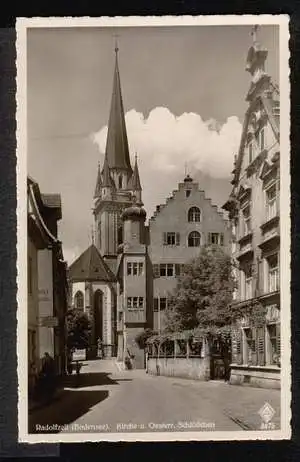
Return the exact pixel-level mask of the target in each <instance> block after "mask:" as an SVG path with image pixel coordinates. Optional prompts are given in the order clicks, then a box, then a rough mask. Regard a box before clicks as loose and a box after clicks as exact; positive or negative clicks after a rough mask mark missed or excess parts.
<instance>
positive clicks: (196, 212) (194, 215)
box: [188, 205, 201, 223]
mask: <svg viewBox="0 0 300 462" xmlns="http://www.w3.org/2000/svg"><path fill="white" fill-rule="evenodd" d="M188 222H189V223H201V210H200V209H199V207H197V206H196V205H193V206H192V207H190V208H189V210H188Z"/></svg>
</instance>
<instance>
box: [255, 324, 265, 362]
mask: <svg viewBox="0 0 300 462" xmlns="http://www.w3.org/2000/svg"><path fill="white" fill-rule="evenodd" d="M257 360H258V361H257V362H258V365H259V366H264V365H265V329H264V327H258V328H257Z"/></svg>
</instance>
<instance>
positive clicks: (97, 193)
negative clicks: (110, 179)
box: [94, 164, 102, 199]
mask: <svg viewBox="0 0 300 462" xmlns="http://www.w3.org/2000/svg"><path fill="white" fill-rule="evenodd" d="M101 187H102V180H101V172H100V164H98V173H97V181H96V188H95V193H94V199H96V198H97V197H100V194H101Z"/></svg>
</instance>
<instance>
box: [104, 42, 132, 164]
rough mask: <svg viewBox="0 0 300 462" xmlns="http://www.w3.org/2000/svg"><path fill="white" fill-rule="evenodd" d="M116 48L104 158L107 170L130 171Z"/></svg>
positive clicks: (116, 49)
mask: <svg viewBox="0 0 300 462" xmlns="http://www.w3.org/2000/svg"><path fill="white" fill-rule="evenodd" d="M118 51H119V49H118V46H117V45H116V47H115V53H116V61H115V71H114V80H113V92H112V99H111V106H110V115H109V122H108V131H107V140H106V150H105V157H106V159H107V161H108V166H109V168H110V169H111V168H118V169H126V170H129V171H130V172H131V171H132V169H131V165H130V158H129V148H128V139H127V132H126V125H125V115H124V107H123V100H122V93H121V82H120V73H119V64H118Z"/></svg>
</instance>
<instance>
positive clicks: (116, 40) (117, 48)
mask: <svg viewBox="0 0 300 462" xmlns="http://www.w3.org/2000/svg"><path fill="white" fill-rule="evenodd" d="M118 37H120V35H119V34H114V38H115V52H116V54H117V53H118V51H119V47H118Z"/></svg>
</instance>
